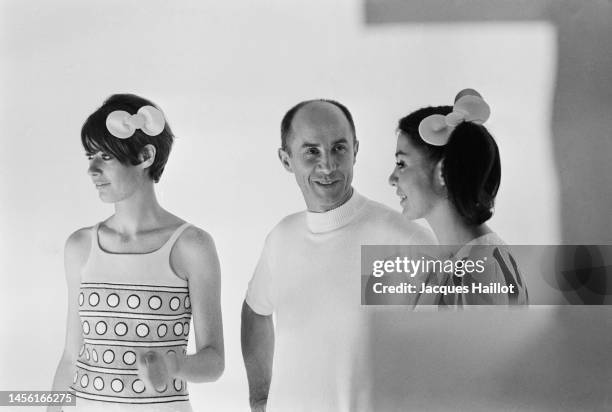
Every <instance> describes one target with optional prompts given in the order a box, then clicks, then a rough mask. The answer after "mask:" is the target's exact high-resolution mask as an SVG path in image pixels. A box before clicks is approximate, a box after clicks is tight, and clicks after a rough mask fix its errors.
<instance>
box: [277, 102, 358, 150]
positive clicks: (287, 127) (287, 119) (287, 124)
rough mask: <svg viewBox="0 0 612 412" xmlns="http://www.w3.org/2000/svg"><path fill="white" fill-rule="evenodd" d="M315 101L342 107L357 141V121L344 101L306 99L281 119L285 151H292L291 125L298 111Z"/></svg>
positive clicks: (282, 142) (282, 140)
mask: <svg viewBox="0 0 612 412" xmlns="http://www.w3.org/2000/svg"><path fill="white" fill-rule="evenodd" d="M314 102H324V103H329V104H332V105H334V106H336V107H337V108H338V109H340V111H341V112H342V113H343V114H344V117H346V120H347V121H348V123H349V126H350V128H351V132H353V143H354V142H356V141H357V134H356V132H355V122H354V121H353V116H352V115H351V112H350V111H349V109H347V108H346V106H345V105H343V104H342V103H340V102H337V101H335V100H331V99H313V100H305V101H303V102H300V103H298V104H296V105H295V106H293V107H292V108H291V109H289V110H288V111H287V113H285V115H284V116H283V120H282V121H281V148H282V149H283V150H284V151H286V152H287V153H290V151H289V143H288V142H289V138H290V137H291V132H292V128H291V126H292V124H293V118H294V117H295V115H296V114H297V112H298V111H299V110H300V109H301V108H302V107H304V106H306V105H307V104H309V103H314Z"/></svg>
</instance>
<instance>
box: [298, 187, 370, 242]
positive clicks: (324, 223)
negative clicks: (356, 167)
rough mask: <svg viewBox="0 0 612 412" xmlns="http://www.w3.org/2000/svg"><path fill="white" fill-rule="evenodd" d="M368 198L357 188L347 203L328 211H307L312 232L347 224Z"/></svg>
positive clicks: (321, 231) (308, 224)
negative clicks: (358, 191)
mask: <svg viewBox="0 0 612 412" xmlns="http://www.w3.org/2000/svg"><path fill="white" fill-rule="evenodd" d="M365 202H366V198H365V197H363V196H361V195H360V194H359V193H357V191H356V190H355V189H353V194H352V195H351V198H350V199H349V200H347V201H346V203H344V204H342V205H340V206H338V207H337V208H335V209H332V210H328V211H327V212H322V213H315V212H309V211H307V212H306V224H307V226H308V229H309V230H310V231H311V232H312V233H325V232H331V231H332V230H335V229H339V228H341V227H342V226H345V225H347V224H348V223H349V222H350V221H351V220H353V218H354V217H355V216H356V215H357V212H359V209H361V207H362V206H363V205H364V204H365Z"/></svg>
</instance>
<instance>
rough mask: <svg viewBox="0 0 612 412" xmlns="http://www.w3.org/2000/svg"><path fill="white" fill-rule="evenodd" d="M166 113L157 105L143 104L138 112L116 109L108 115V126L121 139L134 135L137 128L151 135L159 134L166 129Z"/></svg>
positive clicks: (111, 132)
mask: <svg viewBox="0 0 612 412" xmlns="http://www.w3.org/2000/svg"><path fill="white" fill-rule="evenodd" d="M165 125H166V120H165V119H164V114H163V113H162V112H161V110H159V109H158V108H156V107H153V106H142V107H141V108H140V109H138V112H137V113H136V114H129V113H128V112H126V111H123V110H115V111H114V112H111V113H110V114H109V115H108V116H107V117H106V128H107V129H108V131H109V132H110V134H112V135H113V136H115V137H118V138H119V139H128V138H130V137H132V135H133V134H134V132H135V131H136V129H140V130H142V131H143V132H144V133H146V134H147V135H149V136H157V135H158V134H160V133H161V132H162V131H163V130H164V126H165Z"/></svg>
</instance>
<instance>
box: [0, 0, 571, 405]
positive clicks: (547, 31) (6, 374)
mask: <svg viewBox="0 0 612 412" xmlns="http://www.w3.org/2000/svg"><path fill="white" fill-rule="evenodd" d="M256 4H257V5H256V6H255V3H253V2H249V1H246V0H240V1H232V2H221V1H217V2H203V1H182V2H180V3H178V2H166V1H146V2H145V1H105V2H101V1H97V2H87V4H85V3H83V2H79V1H61V2H60V1H58V2H53V3H51V2H44V1H29V2H20V1H16V0H15V1H3V2H2V3H0V5H1V6H0V7H1V10H0V11H1V16H2V17H1V18H2V25H1V29H0V30H1V34H0V57H1V59H2V64H1V65H0V70H1V73H0V82H1V83H0V87H1V88H0V96H1V98H0V99H1V102H0V104H1V109H0V115H1V123H0V124H1V125H2V132H1V138H0V139H1V149H0V273H1V274H2V289H1V292H0V309H1V310H2V313H3V315H4V320H3V325H4V327H3V328H2V331H1V335H0V339H1V341H2V344H1V345H2V346H1V348H2V350H1V354H2V356H1V359H2V364H1V365H0V389H6V390H8V389H19V390H26V389H28V390H35V389H36V390H43V389H48V388H49V387H50V385H51V381H52V377H53V373H54V371H55V367H56V365H57V362H58V360H59V357H60V354H61V350H62V346H63V336H64V335H63V334H64V323H65V309H66V292H65V282H64V275H63V263H62V260H63V256H62V250H63V244H64V241H65V239H66V238H67V236H68V235H69V234H70V233H71V232H72V231H74V230H76V229H77V228H79V227H83V226H89V225H92V224H94V223H95V222H97V221H100V220H102V219H104V218H105V217H107V216H108V215H109V214H111V213H112V207H111V206H109V205H106V204H102V203H101V202H100V201H99V199H98V196H97V193H96V190H95V188H94V187H93V186H92V184H91V182H90V180H89V178H88V176H87V175H86V173H85V171H86V168H87V162H86V159H85V157H84V155H83V150H82V148H81V145H80V141H79V131H80V126H81V124H82V122H83V121H84V120H85V118H86V116H87V115H88V114H89V113H91V112H92V111H93V110H95V109H96V108H97V107H98V106H99V105H100V104H101V103H102V100H103V99H104V98H106V97H107V96H109V95H110V94H113V93H118V92H132V93H136V94H141V95H143V96H145V97H147V98H150V99H151V100H153V101H154V102H155V103H157V104H158V105H160V106H161V108H162V109H163V110H164V112H165V113H166V115H167V117H168V120H169V122H170V124H171V126H172V128H173V130H174V132H175V134H176V135H177V136H178V138H177V140H176V145H175V148H174V150H173V153H172V155H171V157H170V160H169V163H168V166H167V168H166V171H165V173H164V176H163V177H162V180H161V182H160V183H159V185H158V186H157V189H158V195H159V199H160V202H161V204H162V205H163V206H164V207H166V208H167V209H169V210H170V211H171V212H173V213H175V214H177V215H179V216H181V217H182V218H184V219H186V220H188V221H191V222H192V223H194V224H196V225H198V226H200V227H202V228H204V229H205V230H207V231H208V232H209V233H211V234H212V235H213V237H214V239H215V241H216V245H217V249H218V252H219V257H220V260H221V265H222V280H223V286H222V287H223V290H222V304H223V308H222V309H223V316H224V331H225V342H226V371H225V373H224V375H223V376H222V378H221V379H220V380H219V381H218V382H217V383H214V384H202V385H191V387H190V388H191V397H192V402H193V404H194V406H195V407H196V408H198V409H202V410H204V409H205V408H207V407H210V410H234V409H238V410H240V408H242V409H243V410H246V407H247V386H246V376H245V373H244V368H243V366H242V359H241V355H240V343H239V323H240V322H239V313H240V306H241V303H242V299H243V297H244V292H245V289H246V285H247V282H248V280H249V278H250V276H251V273H252V270H253V268H254V265H255V263H256V261H257V258H258V255H259V252H260V250H261V247H262V244H263V239H264V237H265V235H266V233H267V232H268V231H269V230H270V229H271V228H272V227H273V225H274V224H275V223H276V222H277V221H278V220H279V219H280V218H282V217H283V216H284V215H287V214H289V213H292V212H294V211H297V210H300V209H303V208H304V204H303V200H302V198H301V195H300V193H299V190H298V188H297V185H296V184H295V182H294V180H293V177H292V176H291V175H289V174H287V173H286V172H285V171H284V170H283V169H282V167H281V165H280V164H279V162H278V160H277V157H276V148H277V147H278V146H279V140H280V137H279V124H280V120H281V117H282V116H283V114H284V113H285V111H286V110H287V109H288V108H290V107H291V106H292V105H293V104H295V103H297V102H298V101H300V100H304V99H310V98H318V97H327V98H333V99H337V100H339V101H341V102H342V103H344V104H346V105H347V106H348V107H349V109H351V111H352V113H353V115H354V117H355V121H356V126H357V134H358V138H359V140H360V153H359V155H358V157H357V165H356V170H355V178H354V184H355V187H356V188H357V189H358V190H359V191H360V192H362V193H363V194H365V195H367V196H369V197H371V198H373V199H375V200H378V201H381V202H383V203H385V204H388V205H390V206H392V207H394V208H396V209H399V205H398V201H397V198H396V197H395V194H394V190H392V188H390V187H389V186H388V184H387V182H386V180H387V177H388V175H389V173H390V172H391V170H392V168H393V162H394V157H393V154H394V149H395V134H394V129H395V125H396V122H397V119H398V118H399V117H401V116H403V115H405V114H407V113H408V112H410V111H412V110H414V109H417V108H419V107H421V106H424V105H429V104H434V105H437V104H450V103H451V102H452V99H453V97H454V95H455V93H456V92H457V91H458V90H460V89H461V88H464V87H473V88H476V89H478V90H479V91H481V92H482V94H483V95H484V97H485V98H486V99H487V100H488V102H489V103H490V105H491V107H492V117H491V120H490V123H489V124H490V130H491V131H492V132H493V134H494V136H495V137H496V139H497V142H498V144H499V146H500V151H501V156H502V184H501V188H500V193H499V196H498V202H497V207H496V214H495V216H494V218H493V219H492V221H491V226H492V227H493V228H494V229H495V230H496V231H498V233H499V234H500V235H501V236H502V237H503V238H505V239H506V241H507V242H509V243H527V244H533V243H549V244H550V243H556V242H558V241H559V225H558V219H559V218H558V210H559V209H558V208H559V207H558V200H557V193H558V184H557V182H556V180H555V175H554V171H553V166H552V155H551V148H550V131H549V124H550V103H551V99H552V96H551V94H552V87H553V83H554V72H555V67H554V62H555V57H556V56H555V49H554V47H555V30H554V28H553V27H552V26H550V25H549V24H548V23H545V22H532V23H521V24H518V23H503V24H502V23H499V24H498V23H487V24H463V25H453V26H449V25H427V26H425V25H402V26H385V27H378V28H371V27H367V26H366V25H365V24H364V23H363V21H364V18H363V16H362V13H363V10H362V4H361V2H358V1H338V2H329V1H324V0H317V1H309V2H297V1H288V2H287V1H282V2H281V1H280V0H278V1H259V2H257V3H256ZM537 313H540V312H537V311H534V312H533V315H532V316H533V317H534V318H535V317H536V314H537ZM538 322H539V321H538ZM535 324H538V323H537V322H536V323H535ZM535 324H534V325H535ZM524 331H525V332H524V333H528V332H529V328H525V329H524Z"/></svg>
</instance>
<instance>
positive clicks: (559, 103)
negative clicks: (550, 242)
mask: <svg viewBox="0 0 612 412" xmlns="http://www.w3.org/2000/svg"><path fill="white" fill-rule="evenodd" d="M365 18H366V24H367V25H368V26H369V27H368V28H369V29H374V28H375V27H376V26H377V25H381V24H386V23H394V24H397V23H406V24H411V23H427V22H431V23H452V22H462V23H465V22H474V23H478V22H490V21H517V22H518V21H535V20H546V21H550V22H551V23H552V24H554V26H555V27H556V29H557V50H558V52H557V53H558V61H557V73H556V85H555V91H554V102H553V116H552V127H551V129H552V137H553V142H552V143H553V144H552V147H553V148H554V157H555V164H556V169H557V175H558V177H559V182H560V189H561V193H560V196H561V222H560V227H561V236H562V237H561V238H562V240H563V242H565V243H573V244H608V243H612V217H611V214H610V210H612V185H610V176H612V162H611V161H610V158H611V153H612V116H610V113H612V51H611V49H610V43H609V41H610V39H612V24H610V22H611V21H612V2H610V1H609V0H592V1H588V2H585V1H582V0H515V1H511V2H508V1H505V0H467V1H455V2H449V1H448V0H428V1H426V2H421V1H419V2H416V1H403V0H365ZM517 63H518V62H517Z"/></svg>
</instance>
